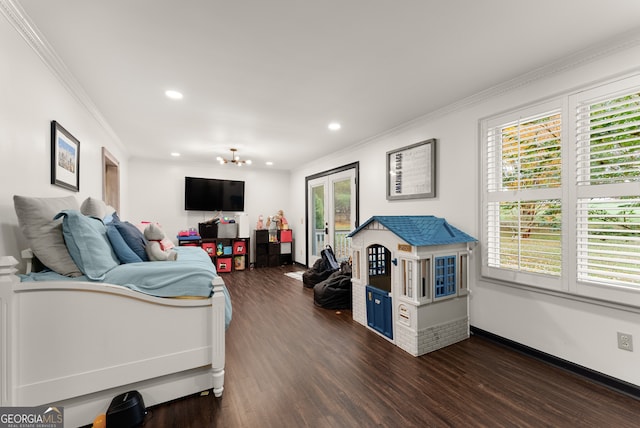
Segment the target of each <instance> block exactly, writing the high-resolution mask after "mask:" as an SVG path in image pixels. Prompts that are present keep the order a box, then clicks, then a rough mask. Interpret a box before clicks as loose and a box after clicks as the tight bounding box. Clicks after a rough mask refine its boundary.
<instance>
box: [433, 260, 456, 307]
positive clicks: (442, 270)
mask: <svg viewBox="0 0 640 428" xmlns="http://www.w3.org/2000/svg"><path fill="white" fill-rule="evenodd" d="M434 277H435V281H436V283H435V293H434V294H435V297H436V298H440V297H446V296H450V295H452V294H455V293H456V256H443V257H436V258H435V272H434Z"/></svg>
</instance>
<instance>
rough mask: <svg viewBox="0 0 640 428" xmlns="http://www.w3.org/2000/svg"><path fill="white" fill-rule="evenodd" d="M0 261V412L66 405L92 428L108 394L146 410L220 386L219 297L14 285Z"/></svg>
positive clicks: (217, 290) (68, 414) (74, 422)
mask: <svg viewBox="0 0 640 428" xmlns="http://www.w3.org/2000/svg"><path fill="white" fill-rule="evenodd" d="M17 263H18V262H17V260H16V259H15V258H14V257H12V256H6V257H0V325H1V326H2V329H1V331H0V345H1V351H0V379H1V385H2V391H0V405H2V406H39V405H56V406H63V407H64V414H65V422H66V424H65V426H69V427H71V426H81V425H87V424H90V423H91V422H92V421H93V419H94V418H95V417H96V416H97V415H98V414H100V413H104V412H105V411H106V409H107V407H108V404H109V402H110V401H111V399H112V398H113V397H115V396H116V395H118V394H119V393H121V392H126V391H129V390H134V389H135V390H138V391H140V392H141V393H142V396H143V399H144V401H145V405H147V406H151V405H154V404H158V403H162V402H165V401H168V400H172V399H175V398H179V397H183V396H186V395H189V394H193V393H197V392H200V391H205V390H208V389H213V392H214V394H215V395H216V396H220V395H221V394H222V390H223V383H224V363H225V297H224V293H223V287H224V284H223V281H222V280H221V279H220V278H219V277H216V278H214V280H213V287H214V293H213V296H212V297H210V298H208V299H197V300H192V299H172V298H159V297H153V296H149V295H145V294H142V293H139V292H136V291H132V290H129V289H127V288H125V287H121V286H116V285H105V284H98V283H94V282H63V281H54V282H32V283H21V282H20V278H19V277H18V276H16V275H15V273H16V269H15V266H16V265H17Z"/></svg>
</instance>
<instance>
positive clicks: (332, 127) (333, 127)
mask: <svg viewBox="0 0 640 428" xmlns="http://www.w3.org/2000/svg"><path fill="white" fill-rule="evenodd" d="M340 128H342V125H340V124H339V123H338V122H331V123H330V124H329V129H330V130H332V131H337V130H338V129H340Z"/></svg>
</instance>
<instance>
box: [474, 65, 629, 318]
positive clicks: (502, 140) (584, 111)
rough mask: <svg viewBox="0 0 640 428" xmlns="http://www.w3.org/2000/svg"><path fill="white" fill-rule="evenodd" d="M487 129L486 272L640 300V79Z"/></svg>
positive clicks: (508, 116)
mask: <svg viewBox="0 0 640 428" xmlns="http://www.w3.org/2000/svg"><path fill="white" fill-rule="evenodd" d="M481 125H482V126H481V128H482V131H481V132H482V141H483V168H484V171H483V188H484V192H483V214H482V216H483V217H482V218H483V223H484V230H483V236H482V240H483V244H484V245H483V247H484V248H483V259H482V260H483V261H482V273H483V275H485V276H488V277H492V278H496V279H502V280H506V281H510V282H514V283H520V284H526V285H533V286H538V287H544V288H550V289H556V290H560V291H565V292H570V293H574V294H583V295H588V296H591V297H597V298H605V299H608V300H614V301H622V302H625V303H629V300H628V297H629V294H628V293H632V294H631V295H633V296H634V299H635V300H634V304H637V305H638V306H640V267H639V266H640V187H639V186H638V183H639V182H640V76H637V77H632V78H628V79H624V80H621V81H618V82H614V83H611V84H607V85H602V86H599V87H597V88H591V89H588V90H584V91H582V92H578V93H574V94H567V95H566V96H563V97H560V98H558V99H555V100H551V101H549V102H545V103H541V104H537V105H533V106H530V107H527V108H525V109H521V110H518V111H514V112H508V113H505V114H503V115H500V116H497V117H493V118H489V119H486V120H483V121H482V123H481ZM620 293H622V294H620ZM625 293H627V294H625Z"/></svg>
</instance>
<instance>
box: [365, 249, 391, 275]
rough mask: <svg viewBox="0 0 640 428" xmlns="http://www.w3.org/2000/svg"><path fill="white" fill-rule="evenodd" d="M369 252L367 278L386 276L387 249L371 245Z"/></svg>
mask: <svg viewBox="0 0 640 428" xmlns="http://www.w3.org/2000/svg"><path fill="white" fill-rule="evenodd" d="M368 251H369V276H377V275H386V274H387V249H386V248H385V247H383V246H382V245H372V246H370V247H369V248H368Z"/></svg>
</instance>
